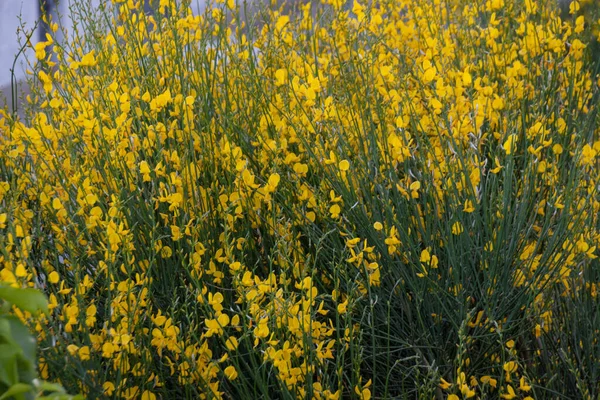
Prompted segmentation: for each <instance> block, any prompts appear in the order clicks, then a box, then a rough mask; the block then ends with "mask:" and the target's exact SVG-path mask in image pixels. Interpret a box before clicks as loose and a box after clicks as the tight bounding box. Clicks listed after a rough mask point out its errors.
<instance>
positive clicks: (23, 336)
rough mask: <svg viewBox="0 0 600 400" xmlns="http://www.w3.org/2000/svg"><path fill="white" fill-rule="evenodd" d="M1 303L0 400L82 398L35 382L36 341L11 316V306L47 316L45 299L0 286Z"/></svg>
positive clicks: (37, 294) (26, 291)
mask: <svg viewBox="0 0 600 400" xmlns="http://www.w3.org/2000/svg"><path fill="white" fill-rule="evenodd" d="M0 301H1V307H0V400H5V399H6V400H7V399H14V400H28V399H33V398H38V399H54V400H69V399H80V398H82V397H80V396H75V397H74V396H69V395H67V394H66V393H65V391H64V389H63V388H62V386H60V385H56V384H50V383H47V382H42V381H40V380H39V379H37V371H36V369H37V358H36V341H35V338H34V337H33V335H31V333H30V332H29V329H28V328H27V327H26V326H25V325H24V324H23V322H22V321H21V320H20V319H19V318H18V317H16V316H15V315H12V314H11V313H10V310H11V307H12V306H14V307H16V308H18V309H20V310H21V311H26V312H28V313H32V314H35V313H39V312H43V313H48V301H47V300H46V297H45V296H44V295H43V294H42V293H41V292H40V291H38V290H35V289H20V288H14V287H11V286H8V285H6V284H3V283H0ZM36 393H37V394H38V396H37V397H36Z"/></svg>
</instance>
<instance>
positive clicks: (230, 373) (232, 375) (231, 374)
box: [223, 365, 238, 381]
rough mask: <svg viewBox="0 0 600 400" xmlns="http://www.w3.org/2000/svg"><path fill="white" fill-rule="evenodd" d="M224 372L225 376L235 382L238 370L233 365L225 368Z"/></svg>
mask: <svg viewBox="0 0 600 400" xmlns="http://www.w3.org/2000/svg"><path fill="white" fill-rule="evenodd" d="M223 372H225V376H226V377H227V379H229V380H230V381H233V380H235V379H236V378H237V377H238V373H237V370H236V369H235V367H234V366H233V365H230V366H228V367H227V368H225V371H223Z"/></svg>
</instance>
